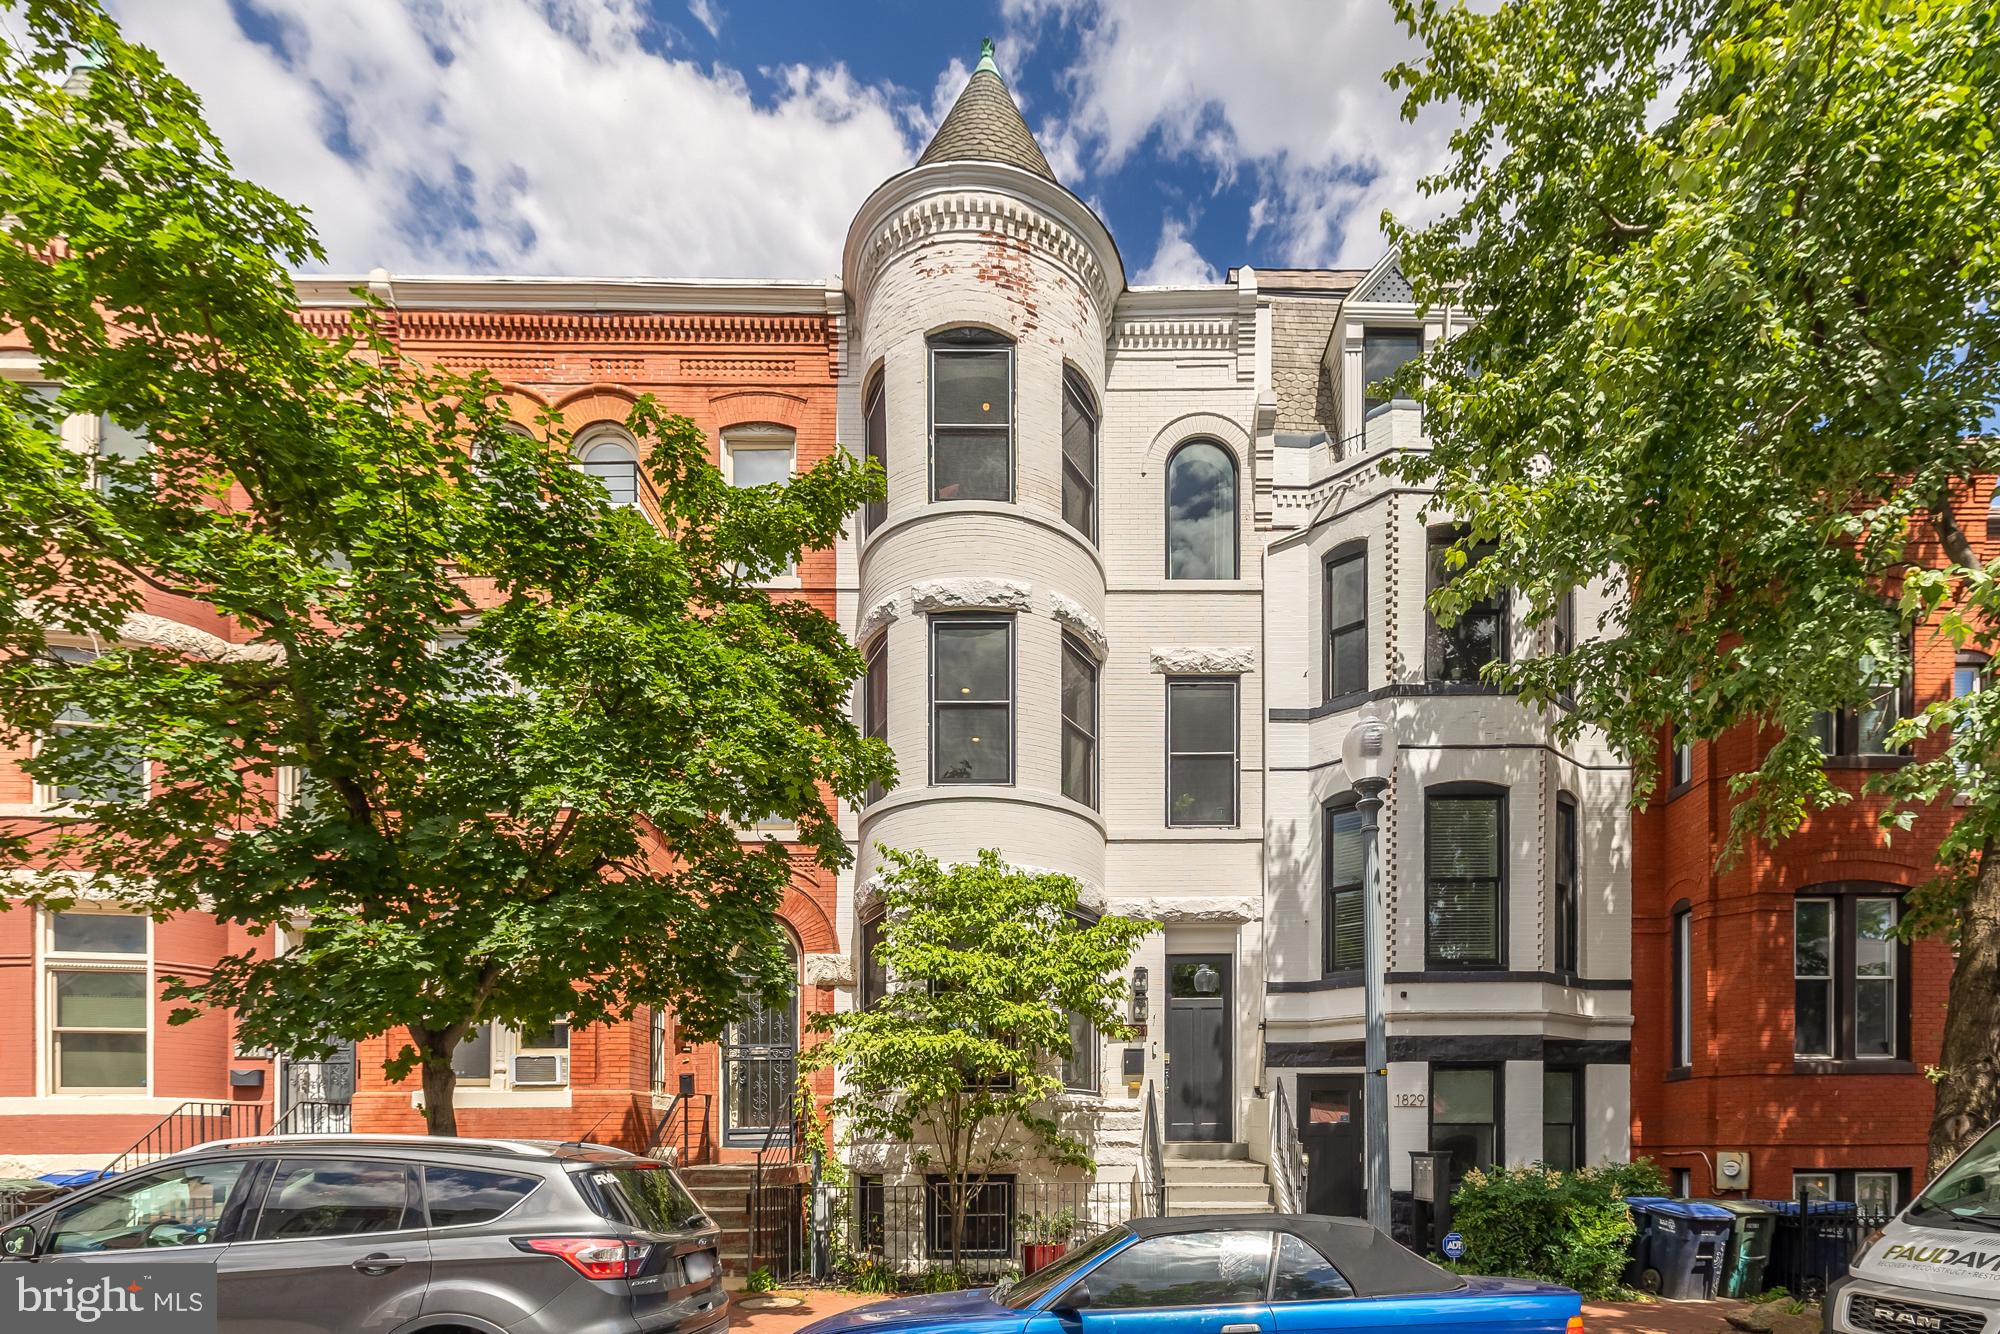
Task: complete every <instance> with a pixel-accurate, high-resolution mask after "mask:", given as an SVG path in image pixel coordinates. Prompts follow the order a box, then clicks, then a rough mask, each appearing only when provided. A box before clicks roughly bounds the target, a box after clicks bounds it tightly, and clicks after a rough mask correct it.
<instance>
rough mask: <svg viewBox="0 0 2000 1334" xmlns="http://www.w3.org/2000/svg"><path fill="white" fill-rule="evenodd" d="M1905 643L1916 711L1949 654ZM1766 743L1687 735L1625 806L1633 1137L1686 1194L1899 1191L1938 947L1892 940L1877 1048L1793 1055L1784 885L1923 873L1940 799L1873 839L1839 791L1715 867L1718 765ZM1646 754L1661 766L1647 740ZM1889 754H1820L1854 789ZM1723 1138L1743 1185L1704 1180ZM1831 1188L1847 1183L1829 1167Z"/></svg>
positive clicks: (1927, 1049) (1871, 826) (1920, 1132)
mask: <svg viewBox="0 0 2000 1334" xmlns="http://www.w3.org/2000/svg"><path fill="white" fill-rule="evenodd" d="M1986 495H1987V489H1986V488H1984V487H1982V488H1981V490H1980V493H1979V495H1978V496H1977V497H1976V499H1977V501H1978V503H1977V504H1976V505H1975V504H1972V503H1968V504H1967V505H1966V506H1965V513H1964V514H1963V515H1962V516H1961V518H1962V522H1964V524H1965V526H1966V529H1967V531H1969V532H1981V531H1983V530H1984V523H1985V499H1986ZM1971 499H1975V498H1968V500H1969V501H1970V500H1971ZM1919 558H1920V559H1921V558H1923V553H1919ZM1913 647H1914V666H1913V672H1912V687H1913V690H1912V694H1913V696H1914V703H1915V705H1916V707H1918V708H1922V707H1924V706H1925V705H1926V704H1928V703H1930V702H1932V701H1934V700H1937V699H1939V698H1944V697H1948V696H1949V694H1950V692H1951V689H1952V678H1953V671H1954V667H1955V652H1954V649H1953V647H1952V645H1951V644H1949V643H1948V642H1945V641H1943V640H1941V639H1940V638H1939V637H1937V636H1936V635H1934V634H1932V633H1930V632H1929V631H1928V630H1927V629H1925V628H1923V627H1919V629H1918V630H1917V633H1916V634H1915V636H1914V638H1913ZM1767 741H1768V739H1766V740H1765V741H1760V740H1759V738H1758V737H1757V735H1756V734H1755V733H1754V731H1753V729H1751V728H1748V727H1739V728H1736V729H1734V730H1732V731H1731V732H1729V733H1727V734H1726V735H1724V736H1722V737H1720V738H1718V739H1717V740H1716V741H1714V742H1712V743H1701V744H1697V745H1695V746H1694V747H1693V752H1694V753H1693V764H1692V778H1691V781H1688V782H1686V783H1684V784H1682V785H1680V786H1679V787H1673V788H1669V787H1668V785H1667V782H1668V780H1667V778H1663V780H1662V785H1661V787H1660V789H1659V790H1656V791H1655V793H1654V795H1653V797H1652V800H1651V801H1650V803H1649V804H1648V806H1647V807H1646V809H1645V810H1644V811H1642V812H1640V813H1639V814H1638V815H1637V817H1636V818H1635V819H1634V821H1633V837H1634V846H1633V852H1632V856H1633V876H1632V887H1633V899H1634V902H1633V911H1632V987H1633V1011H1634V1016H1635V1022H1634V1026H1633V1035H1632V1036H1633V1042H1632V1144H1633V1152H1634V1153H1635V1154H1646V1155H1650V1156H1651V1157H1653V1158H1655V1159H1657V1160H1658V1161H1659V1162H1660V1164H1661V1165H1662V1166H1663V1167H1666V1168H1669V1169H1672V1170H1675V1171H1682V1170H1684V1171H1686V1172H1687V1173H1688V1177H1687V1184H1688V1186H1689V1188H1690V1189H1691V1190H1692V1191H1693V1192H1694V1193H1695V1194H1697V1195H1709V1194H1724V1195H1736V1196H1738V1197H1739V1198H1740V1197H1741V1195H1742V1194H1744V1193H1747V1195H1748V1196H1750V1197H1753V1198H1768V1197H1776V1198H1790V1197H1791V1196H1792V1195H1793V1193H1794V1189H1793V1187H1794V1182H1793V1173H1794V1172H1828V1173H1842V1174H1844V1173H1852V1172H1857V1171H1859V1172H1893V1173H1896V1174H1898V1176H1899V1188H1898V1191H1897V1195H1896V1199H1897V1201H1898V1202H1901V1201H1904V1200H1907V1199H1908V1194H1907V1192H1908V1190H1909V1189H1910V1188H1911V1187H1914V1186H1920V1185H1921V1184H1922V1182H1923V1179H1924V1162H1925V1143H1926V1141H1927V1139H1928V1137H1929V1132H1930V1117H1931V1102H1932V1097H1931V1087H1930V1084H1929V1081H1928V1080H1927V1079H1926V1078H1925V1076H1924V1073H1923V1072H1924V1070H1925V1068H1926V1066H1928V1065H1931V1064H1934V1063H1935V1062H1936V1061H1937V1059H1938V1050H1939V1042H1940V1039H1941V1035H1942V1032H1943V1025H1944V1006H1945V998H1946V993H1947V990H1948V987H1949V984H1950V979H1951V966H1952V959H1951V951H1950V948H1949V946H1948V945H1946V944H1945V943H1944V942H1943V941H1941V940H1936V939H1926V940H1919V941H1915V942H1913V943H1911V944H1910V945H1909V946H1908V947H1907V948H1906V949H1903V950H1901V951H1900V957H1899V959H1898V967H1899V971H1903V972H1906V974H1907V983H1906V984H1905V985H1904V986H1903V987H1902V989H1901V994H1900V996H1899V1000H1898V1006H1899V1010H1900V1013H1899V1015H1898V1018H1897V1022H1898V1027H1899V1029H1900V1033H1899V1035H1898V1038H1899V1040H1898V1049H1897V1051H1896V1053H1895V1055H1894V1057H1893V1058H1890V1059H1880V1060H1871V1061H1862V1060H1833V1061H1810V1060H1799V1059H1796V1058H1795V1056H1794V1036H1795V1031H1796V1029H1795V1020H1794V1006H1795V1001H1794V972H1793V966H1794V956H1793V946H1794V917H1793V914H1794V909H1795V905H1796V902H1797V900H1798V899H1799V898H1800V897H1802V896H1805V897H1812V896H1814V895H1813V891H1815V890H1822V889H1823V888H1824V887H1828V886H1853V885H1857V884H1860V885H1865V886H1868V889H1867V890H1866V892H1867V893H1869V894H1871V895H1874V894H1885V895H1886V894H1893V893H1895V892H1896V891H1900V890H1907V889H1911V888H1914V887H1916V886H1918V885H1921V884H1922V883H1924V882H1925V881H1926V880H1928V879H1930V878H1931V876H1932V875H1933V874H1934V868H1933V860H1934V857H1935V855H1936V851H1937V846H1938V843H1939V841H1940V840H1941V839H1942V838H1943V836H1944V834H1945V833H1946V831H1947V830H1948V829H1949V827H1950V823H1951V819H1952V811H1951V807H1950V806H1949V805H1948V804H1944V805H1939V806H1934V807H1932V808H1930V809H1928V810H1925V811H1923V812H1921V813H1920V815H1919V817H1918V819H1917V823H1916V825H1915V827H1914V828H1913V829H1911V830H1909V831H1908V832H1906V833H1898V834H1897V835H1896V836H1895V838H1894V840H1893V841H1889V840H1886V839H1885V838H1884V837H1883V836H1882V833H1881V831H1880V829H1879V827H1878V824H1877V817H1878V816H1879V814H1880V813H1881V811H1882V808H1883V802H1882V801H1881V799H1879V798H1873V797H1866V796H1859V795H1857V796H1856V798H1855V799H1854V800H1852V801H1850V802H1847V803H1845V804H1842V805H1837V806H1834V807H1832V808H1830V809H1828V810H1825V811H1821V812H1817V813H1815V814H1814V815H1812V816H1811V818H1810V819H1809V820H1808V821H1807V822H1806V824H1805V825H1804V827H1802V828H1801V829H1800V830H1799V831H1798V832H1797V833H1796V834H1794V835H1793V836H1792V837H1790V838H1789V839H1787V840H1785V841H1784V842H1782V843H1780V844H1778V845H1777V846H1769V845H1766V844H1762V843H1756V844H1753V845H1752V846H1750V847H1749V848H1748V849H1747V850H1746V851H1745V852H1744V853H1743V854H1742V855H1740V856H1739V857H1737V858H1735V859H1734V860H1732V861H1730V862H1729V863H1728V864H1726V865H1725V866H1724V867H1723V868H1722V869H1720V870H1718V869H1717V867H1716V863H1717V860H1718V858H1719V857H1720V855H1721V853H1722V850H1723V847H1724V843H1725V840H1726V836H1727V833H1728V829H1729V820H1730V812H1731V809H1732V805H1733V799H1732V797H1731V796H1730V792H1729V778H1730V776H1732V775H1735V774H1740V773H1746V772H1749V771H1750V770H1752V769H1754V768H1756V767H1757V765H1758V763H1759V762H1760V760H1761V758H1762V754H1763V750H1762V746H1763V745H1765V744H1767ZM1932 744H1933V745H1935V744H1936V743H1932ZM1660 758H1661V773H1662V774H1663V775H1670V774H1671V769H1670V767H1669V765H1668V760H1669V754H1668V752H1667V751H1666V749H1665V747H1664V744H1663V749H1662V754H1661V757H1660ZM1897 762H1898V761H1897V760H1896V759H1894V758H1891V757H1883V756H1869V757H1853V758H1845V759H1836V760H1833V761H1830V762H1829V763H1830V765H1831V766H1832V767H1833V777H1834V780H1835V781H1836V782H1837V783H1838V784H1839V785H1840V786H1841V787H1842V788H1844V789H1845V790H1847V791H1849V792H1853V793H1857V794H1858V793H1859V792H1860V790H1861V788H1862V786H1863V784H1864V783H1865V782H1866V780H1867V779H1868V777H1869V775H1870V773H1871V772H1872V771H1873V770H1874V769H1876V768H1879V767H1880V766H1882V765H1885V764H1894V763H1897ZM1876 887H1881V888H1879V889H1878V888H1876ZM1682 911H1685V912H1686V914H1687V919H1688V932H1687V934H1688V940H1689V946H1690V948H1689V958H1688V964H1687V967H1686V969H1685V976H1687V977H1688V978H1689V979H1690V981H1691V987H1690V992H1689V1005H1688V1007H1687V1014H1688V1019H1689V1024H1688V1034H1687V1037H1688V1042H1687V1047H1688V1055H1689V1056H1690V1057H1691V1059H1690V1060H1689V1061H1688V1062H1687V1063H1686V1065H1685V1066H1680V1064H1679V1062H1678V1061H1677V1053H1676V1051H1675V1049H1674V1047H1675V1003H1676V1002H1675V998H1676V987H1675V960H1674V937H1675V931H1676V914H1677V913H1679V912H1682ZM1728 1152H1747V1153H1748V1154H1749V1155H1750V1162H1749V1177H1748V1183H1747V1184H1748V1190H1747V1192H1743V1191H1742V1190H1741V1189H1740V1184H1739V1183H1733V1182H1731V1181H1730V1180H1727V1179H1724V1180H1721V1181H1718V1180H1717V1179H1716V1171H1715V1168H1716V1161H1717V1155H1718V1154H1719V1153H1728ZM1739 1181H1740V1179H1739ZM1840 1186H1841V1189H1843V1190H1845V1189H1848V1188H1849V1182H1848V1179H1847V1178H1846V1177H1845V1176H1842V1177H1841V1178H1840Z"/></svg>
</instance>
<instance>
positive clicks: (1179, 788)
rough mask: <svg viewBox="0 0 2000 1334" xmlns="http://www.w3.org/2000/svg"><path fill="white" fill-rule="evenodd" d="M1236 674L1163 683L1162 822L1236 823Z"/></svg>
mask: <svg viewBox="0 0 2000 1334" xmlns="http://www.w3.org/2000/svg"><path fill="white" fill-rule="evenodd" d="M1236 712H1237V710H1236V679H1235V678H1234V677H1228V678H1224V679H1219V680H1218V679H1202V678H1186V679H1170V680H1169V681H1168V682H1167V823H1168V824H1170V825H1217V826H1227V825H1233V824H1235V823H1236V767H1237V766H1236V756H1237V742H1238V737H1237V717H1236Z"/></svg>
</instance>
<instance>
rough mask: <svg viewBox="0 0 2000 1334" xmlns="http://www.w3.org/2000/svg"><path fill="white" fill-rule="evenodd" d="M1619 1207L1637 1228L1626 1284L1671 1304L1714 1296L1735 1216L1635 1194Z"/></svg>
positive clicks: (1711, 1207) (1712, 1208)
mask: <svg viewBox="0 0 2000 1334" xmlns="http://www.w3.org/2000/svg"><path fill="white" fill-rule="evenodd" d="M1625 1203H1626V1204H1627V1205H1629V1206H1631V1209H1632V1221H1633V1222H1635V1223H1637V1224H1638V1225H1639V1230H1638V1233H1637V1235H1636V1236H1635V1237H1634V1238H1633V1248H1632V1263H1631V1264H1630V1265H1628V1266H1627V1267H1626V1273H1627V1274H1628V1275H1629V1276H1630V1277H1629V1278H1628V1279H1627V1281H1628V1282H1631V1283H1634V1284H1635V1285H1636V1286H1637V1287H1639V1288H1640V1289H1642V1290H1643V1291H1646V1292H1651V1293H1655V1294H1657V1295H1659V1296H1661V1297H1664V1298H1666V1299H1667V1300H1668V1301H1673V1302H1687V1301H1706V1300H1707V1299H1709V1298H1711V1297H1713V1296H1715V1295H1716V1290H1717V1287H1718V1286H1719V1281H1720V1279H1721V1277H1722V1260H1723V1255H1724V1253H1725V1252H1726V1251H1727V1250H1728V1249H1729V1236H1730V1233H1731V1232H1732V1231H1733V1230H1734V1228H1735V1223H1736V1219H1735V1217H1734V1216H1733V1215H1732V1214H1731V1213H1730V1212H1729V1211H1728V1210H1727V1209H1722V1208H1719V1207H1717V1206H1716V1205H1713V1204H1708V1203H1706V1202H1704V1201H1701V1200H1668V1199H1662V1198H1661V1197H1659V1196H1657V1195H1636V1196H1633V1197H1631V1198H1630V1199H1627V1200H1626V1201H1625Z"/></svg>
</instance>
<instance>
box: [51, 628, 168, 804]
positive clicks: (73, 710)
mask: <svg viewBox="0 0 2000 1334" xmlns="http://www.w3.org/2000/svg"><path fill="white" fill-rule="evenodd" d="M44 652H45V654H46V655H47V656H48V657H51V658H56V659H59V660H61V661H63V662H66V663H68V664H69V665H70V666H72V667H84V666H87V665H88V664H90V663H91V662H94V661H95V660H96V659H97V654H96V652H95V651H93V650H91V649H87V648H72V647H69V646H67V645H54V646H51V647H49V648H47V649H45V650H44ZM52 730H53V732H54V734H55V735H56V736H59V737H62V738H64V740H65V741H66V742H67V743H68V746H69V749H70V751H71V753H72V754H74V755H79V756H82V757H85V758H87V759H88V761H89V766H90V777H91V778H92V780H93V781H92V782H91V783H89V784H88V785H86V784H83V783H62V784H57V785H43V786H42V788H41V790H42V797H41V800H42V803H43V804H44V805H51V806H82V805H87V804H89V803H92V802H97V801H104V802H112V803H130V802H139V801H144V800H145V799H146V796H147V793H148V791H149V790H150V776H151V774H150V770H151V765H150V762H149V761H148V760H147V758H146V751H145V748H144V747H143V746H140V745H137V744H135V743H134V742H132V741H129V740H126V739H124V738H123V737H121V736H119V735H118V734H117V733H116V732H115V731H114V730H113V729H112V728H111V727H109V726H107V725H106V724H104V723H103V722H100V721H99V720H98V719H96V718H94V717H92V716H91V715H90V712H89V710H87V709H84V708H82V707H80V706H78V705H76V704H71V705H69V706H68V707H66V708H64V709H63V710H62V712H60V713H58V714H57V715H56V721H55V726H54V728H53V729H52ZM86 786H88V787H89V788H90V789H92V790H88V791H87V790H86Z"/></svg>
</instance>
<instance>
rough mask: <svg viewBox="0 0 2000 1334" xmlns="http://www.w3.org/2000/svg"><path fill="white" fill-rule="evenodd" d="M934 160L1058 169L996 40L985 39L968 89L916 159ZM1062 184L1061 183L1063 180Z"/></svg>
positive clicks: (1046, 172)
mask: <svg viewBox="0 0 2000 1334" xmlns="http://www.w3.org/2000/svg"><path fill="white" fill-rule="evenodd" d="M932 162H1004V163H1006V164H1008V165H1009V166H1013V167H1019V168H1021V169H1022V170H1023V171H1031V172H1033V173H1035V175H1037V176H1040V177H1042V178H1043V179H1045V180H1050V181H1054V180H1055V179H1056V174H1055V172H1054V171H1052V170H1050V168H1049V160H1048V159H1047V158H1046V157H1043V156H1042V146H1041V145H1040V144H1038V143H1036V142H1035V136H1034V134H1033V132H1031V131H1030V130H1029V129H1028V122H1027V121H1025V120H1023V119H1021V108H1020V107H1019V106H1017V105H1015V103H1014V95H1013V94H1012V93H1010V92H1008V91H1007V84H1006V82H1005V81H1004V80H1002V79H1001V77H1000V69H999V67H998V66H997V65H995V64H994V63H993V41H992V39H991V38H988V39H987V40H986V41H985V42H983V43H981V44H980V49H979V64H978V65H977V66H976V67H975V68H974V69H973V71H972V78H971V79H970V80H968V81H967V83H966V85H965V91H964V92H962V93H960V94H959V95H958V101H956V102H954V103H952V107H951V113H950V114H949V115H947V116H946V117H945V118H944V124H942V125H940V126H938V132H937V133H936V134H935V135H933V136H932V138H931V142H930V146H929V147H928V148H926V149H924V153H923V156H922V157H920V158H918V159H917V165H918V166H920V167H921V166H925V165H928V164H929V163H932ZM1057 184H1061V182H1060V181H1058V182H1057Z"/></svg>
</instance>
